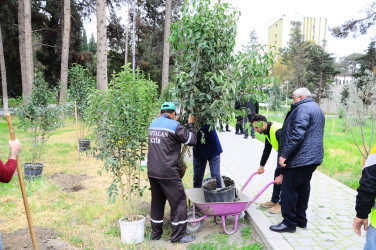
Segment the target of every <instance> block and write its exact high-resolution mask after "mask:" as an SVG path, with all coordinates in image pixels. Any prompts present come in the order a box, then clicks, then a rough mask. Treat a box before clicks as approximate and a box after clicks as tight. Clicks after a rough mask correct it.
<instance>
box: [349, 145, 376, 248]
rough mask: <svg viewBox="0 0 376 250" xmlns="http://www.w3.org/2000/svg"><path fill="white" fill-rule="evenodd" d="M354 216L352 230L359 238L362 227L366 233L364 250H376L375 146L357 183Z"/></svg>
mask: <svg viewBox="0 0 376 250" xmlns="http://www.w3.org/2000/svg"><path fill="white" fill-rule="evenodd" d="M355 211H356V216H355V218H354V224H353V228H354V231H355V233H356V234H357V235H359V236H360V234H361V232H360V229H361V227H362V225H363V227H364V230H366V231H367V236H366V244H365V246H364V249H365V250H371V249H376V229H375V227H376V145H375V146H374V147H373V149H372V150H371V152H370V154H369V155H368V158H367V161H366V163H365V165H364V168H363V171H362V178H360V181H359V188H358V195H357V196H356V205H355ZM370 212H371V218H370V219H371V224H369V226H368V214H369V213H370Z"/></svg>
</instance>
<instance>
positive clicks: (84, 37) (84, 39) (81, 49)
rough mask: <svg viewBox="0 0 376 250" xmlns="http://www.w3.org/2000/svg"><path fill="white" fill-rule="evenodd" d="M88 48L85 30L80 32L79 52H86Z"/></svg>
mask: <svg viewBox="0 0 376 250" xmlns="http://www.w3.org/2000/svg"><path fill="white" fill-rule="evenodd" d="M88 48H89V46H88V44H87V35H86V30H85V29H84V30H83V32H82V43H81V48H80V51H88V50H89V49H88Z"/></svg>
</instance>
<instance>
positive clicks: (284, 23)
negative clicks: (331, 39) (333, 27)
mask: <svg viewBox="0 0 376 250" xmlns="http://www.w3.org/2000/svg"><path fill="white" fill-rule="evenodd" d="M297 24H300V30H301V32H302V35H303V39H304V41H312V42H314V43H316V44H321V45H323V41H326V33H327V29H328V25H327V19H326V18H322V17H319V18H312V17H300V16H299V15H292V16H286V15H284V16H283V17H282V18H279V19H278V20H276V21H274V22H273V24H272V25H270V26H269V28H268V51H274V52H276V53H277V52H279V50H280V49H281V48H284V47H286V46H287V42H288V41H289V40H290V35H291V34H292V33H293V31H294V28H295V27H296V25H297Z"/></svg>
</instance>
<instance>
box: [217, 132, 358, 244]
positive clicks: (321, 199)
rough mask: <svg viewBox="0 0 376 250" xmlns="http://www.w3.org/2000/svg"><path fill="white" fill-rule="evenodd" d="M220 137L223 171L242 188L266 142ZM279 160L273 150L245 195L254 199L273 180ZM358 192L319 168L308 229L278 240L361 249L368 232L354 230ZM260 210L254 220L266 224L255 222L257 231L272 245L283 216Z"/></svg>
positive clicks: (262, 198) (265, 195)
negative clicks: (271, 227) (260, 173)
mask: <svg viewBox="0 0 376 250" xmlns="http://www.w3.org/2000/svg"><path fill="white" fill-rule="evenodd" d="M219 139H220V141H221V145H222V148H223V153H222V154H221V173H222V174H223V175H226V176H228V177H230V178H232V179H233V180H234V181H235V183H236V186H237V188H241V187H242V185H244V183H245V182H246V181H247V179H248V177H249V176H250V175H251V174H252V173H253V172H255V171H257V169H258V166H259V161H260V159H261V155H262V152H263V149H264V143H263V142H260V141H258V140H244V139H243V137H242V136H237V135H235V134H234V133H219ZM276 160H277V152H276V151H275V150H274V149H273V150H272V152H271V154H270V157H269V160H268V162H267V164H266V166H265V169H266V171H265V173H264V174H262V175H255V176H254V177H253V179H252V180H251V182H250V183H249V184H248V186H247V187H246V189H245V190H244V194H246V195H247V196H248V197H250V198H253V197H255V196H256V195H257V194H258V192H259V191H260V190H261V189H262V188H263V187H264V186H265V185H266V184H267V183H269V182H270V181H271V180H273V179H274V176H273V175H274V169H275V162H276ZM271 194H272V187H269V188H268V189H267V190H266V191H265V192H264V193H263V194H262V195H261V196H260V198H259V199H258V200H257V201H256V202H255V204H253V205H252V206H257V207H258V206H259V205H258V204H260V203H261V202H264V201H269V200H270V197H271ZM356 194H357V192H356V190H353V189H351V188H349V187H347V186H345V185H343V184H342V183H340V182H338V181H336V180H334V179H332V178H330V177H328V176H326V175H324V174H322V173H321V172H320V167H319V168H318V171H315V173H314V174H313V176H312V181H311V196H310V201H309V204H308V209H307V219H308V228H307V229H300V228H298V229H297V232H296V233H293V234H289V233H282V234H277V236H278V237H280V238H279V240H280V241H285V242H286V244H289V245H290V246H291V248H293V249H329V248H330V249H342V248H343V247H351V248H350V249H362V248H363V247H364V243H365V232H362V236H361V237H358V236H357V235H355V233H354V232H353V230H352V221H353V219H354V216H355V211H354V206H355V197H356ZM252 206H251V207H252ZM257 211H260V212H261V213H260V216H257V217H253V220H257V221H260V222H261V221H263V223H260V222H259V223H256V222H255V223H254V225H258V228H257V230H258V231H259V232H260V235H261V237H265V238H264V240H265V241H270V242H271V245H273V244H272V242H275V240H276V238H275V237H277V236H275V235H276V234H274V233H273V232H271V231H270V230H269V227H270V225H271V224H278V223H280V222H281V221H282V219H283V218H282V216H281V215H273V214H270V213H269V212H268V211H267V210H262V209H259V210H257ZM258 217H259V218H258ZM328 218H329V219H328ZM265 222H269V223H265ZM318 235H320V236H318ZM303 243H304V244H310V245H303ZM273 246H274V245H273ZM307 247H308V248H307ZM352 247H354V248H352Z"/></svg>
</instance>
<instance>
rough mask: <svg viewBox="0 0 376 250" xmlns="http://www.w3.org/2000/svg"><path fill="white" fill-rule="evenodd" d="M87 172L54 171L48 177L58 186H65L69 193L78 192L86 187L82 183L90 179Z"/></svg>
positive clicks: (64, 188) (64, 189)
mask: <svg viewBox="0 0 376 250" xmlns="http://www.w3.org/2000/svg"><path fill="white" fill-rule="evenodd" d="M90 178H91V177H90V176H88V175H87V174H66V173H63V172H60V173H54V174H53V175H51V176H50V177H48V179H50V180H52V181H53V182H55V183H56V184H57V185H58V186H60V187H62V188H63V191H65V192H67V193H71V192H77V191H80V190H82V189H85V188H86V187H85V186H84V185H83V184H82V183H81V182H82V181H84V180H87V179H90Z"/></svg>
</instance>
